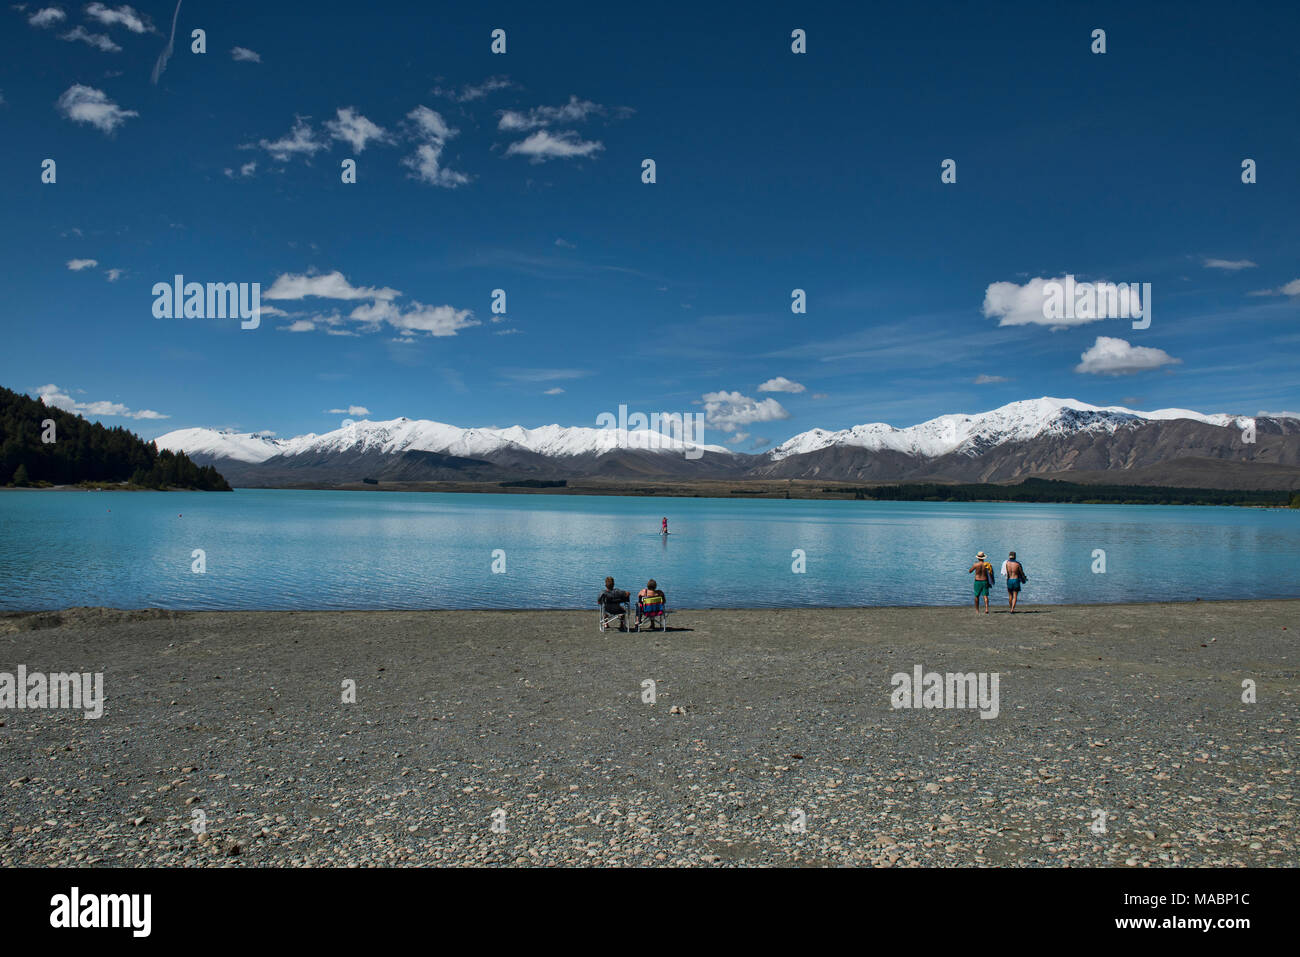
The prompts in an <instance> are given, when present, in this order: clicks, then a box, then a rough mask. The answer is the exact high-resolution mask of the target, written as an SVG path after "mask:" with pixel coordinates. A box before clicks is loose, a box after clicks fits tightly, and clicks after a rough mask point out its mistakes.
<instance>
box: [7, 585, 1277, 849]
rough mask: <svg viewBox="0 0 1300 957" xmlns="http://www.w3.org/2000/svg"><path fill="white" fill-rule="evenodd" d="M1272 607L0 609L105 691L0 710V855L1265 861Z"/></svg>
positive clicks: (1270, 810) (1271, 783) (1270, 823)
mask: <svg viewBox="0 0 1300 957" xmlns="http://www.w3.org/2000/svg"><path fill="white" fill-rule="evenodd" d="M1297 634H1300V601H1260V602H1223V603H1191V604H1148V605H1115V606H1050V607H1046V606H1044V607H1039V606H1032V605H1027V606H1024V612H1023V613H1020V614H1016V615H1015V616H1012V615H1009V614H1006V612H1005V609H1002V610H995V612H994V613H993V614H992V615H988V616H984V615H978V616H977V615H976V614H975V613H974V612H972V611H971V610H969V609H959V608H933V609H926V608H897V609H894V608H877V609H802V610H777V611H764V610H755V611H726V610H699V611H680V612H677V613H675V614H674V615H673V616H672V617H671V619H670V630H669V631H668V632H667V633H666V634H665V633H658V632H656V633H652V634H636V633H630V634H620V633H618V632H608V633H603V634H602V633H600V632H598V631H597V628H596V613H595V611H594V610H593V611H590V612H585V611H568V612H566V611H555V612H496V611H440V612H200V613H178V612H163V611H145V612H122V611H112V610H104V609H72V610H68V611H63V612H55V613H39V614H30V615H16V614H9V615H3V616H0V672H14V671H15V670H16V669H17V666H18V665H20V664H21V665H25V666H26V667H27V669H28V671H29V672H36V671H44V672H66V671H90V672H97V671H99V672H103V673H104V690H105V696H106V703H105V709H104V715H103V717H101V718H99V719H97V720H87V719H85V718H83V717H82V716H81V714H80V713H79V712H70V711H65V710H61V711H54V710H44V711H39V710H38V711H33V710H21V711H19V710H0V761H3V766H4V772H3V774H0V785H3V790H0V864H3V865H5V866H13V865H50V864H72V865H80V864H100V865H154V864H163V865H173V864H175V865H179V864H187V865H233V866H250V865H251V866H256V865H267V864H310V865H322V866H353V865H360V866H367V865H388V864H400V865H443V864H457V865H463V864H480V865H482V864H491V865H564V864H569V865H607V864H616V865H638V866H642V865H650V866H671V865H676V866H709V865H713V866H722V865H765V864H767V865H876V866H907V865H931V866H979V865H989V866H1004V865H1013V866H1018V865H1070V866H1098V865H1100V866H1106V865H1115V866H1129V867H1138V866H1142V867H1146V866H1155V867H1160V866H1166V865H1188V866H1216V867H1222V866H1229V867H1230V866H1296V865H1297V864H1300V854H1297V838H1296V824H1297V816H1298V815H1297V811H1296V804H1295V765H1296V761H1295V745H1296V732H1297V722H1296V703H1297V702H1296V690H1297V682H1296V671H1297V669H1296V660H1297V655H1296V649H1295V645H1294V642H1295V639H1296V636H1297ZM917 665H920V666H921V667H922V669H923V671H925V672H929V671H936V672H941V673H947V672H954V673H956V672H960V673H967V672H975V673H981V672H983V673H986V674H992V673H997V674H998V675H999V686H998V687H999V709H998V715H997V717H996V718H989V719H985V718H981V717H980V714H979V712H978V711H977V710H973V709H956V708H949V709H912V708H907V709H895V708H894V707H892V706H891V692H892V691H893V690H894V687H893V685H892V683H891V677H892V676H893V675H894V674H896V673H906V674H911V673H912V671H913V668H914V666H917ZM1246 679H1250V680H1252V681H1254V682H1255V683H1256V693H1257V696H1258V700H1257V702H1256V703H1253V704H1249V703H1243V702H1242V693H1243V692H1242V682H1243V680H1246ZM345 680H352V681H355V682H356V701H355V703H343V702H342V700H341V698H342V688H343V682H344V681H345ZM647 680H651V681H653V682H654V683H655V684H654V690H655V693H656V698H655V701H654V703H653V704H652V703H649V702H647V701H645V700H643V696H644V695H645V686H643V682H645V681H647ZM200 811H201V812H202V818H200V817H199V816H198V815H196V813H195V812H200ZM501 812H504V813H501ZM200 820H201V821H202V823H203V825H204V826H203V828H202V831H201V833H195V830H194V828H195V823H196V822H197V821H200ZM1101 824H1104V826H1105V830H1104V831H1099V830H1096V828H1098V827H1099V825H1101ZM494 825H495V827H496V830H495V831H494ZM801 827H802V830H801V829H800V828H801ZM502 828H504V832H501V829H502Z"/></svg>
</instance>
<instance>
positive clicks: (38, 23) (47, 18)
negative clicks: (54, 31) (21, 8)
mask: <svg viewBox="0 0 1300 957" xmlns="http://www.w3.org/2000/svg"><path fill="white" fill-rule="evenodd" d="M66 19H68V15H67V14H66V13H64V12H63V11H62V10H60V9H59V8H58V7H42V8H41V9H40V10H37V11H36V12H35V13H33V14H32V15H31V16H30V17H28V18H27V22H28V23H30V24H31V25H32V26H34V27H41V28H44V27H52V26H54V24H56V23H62V22H63V21H64V20H66Z"/></svg>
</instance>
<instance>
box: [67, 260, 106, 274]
mask: <svg viewBox="0 0 1300 957" xmlns="http://www.w3.org/2000/svg"><path fill="white" fill-rule="evenodd" d="M98 265H99V260H98V259H69V260H68V268H69V269H71V270H72V271H73V272H81V270H83V269H94V268H95V267H96V266H98Z"/></svg>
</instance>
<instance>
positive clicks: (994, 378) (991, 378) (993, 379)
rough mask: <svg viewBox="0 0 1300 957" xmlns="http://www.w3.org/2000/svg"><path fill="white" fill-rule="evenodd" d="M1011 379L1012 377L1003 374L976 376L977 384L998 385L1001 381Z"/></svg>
mask: <svg viewBox="0 0 1300 957" xmlns="http://www.w3.org/2000/svg"><path fill="white" fill-rule="evenodd" d="M1010 381H1011V380H1010V379H1008V378H1007V377H1006V376H1003V375H977V376H976V377H975V384H976V385H997V384H998V383H999V382H1010Z"/></svg>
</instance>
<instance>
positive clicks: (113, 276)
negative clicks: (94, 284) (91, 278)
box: [104, 269, 123, 282]
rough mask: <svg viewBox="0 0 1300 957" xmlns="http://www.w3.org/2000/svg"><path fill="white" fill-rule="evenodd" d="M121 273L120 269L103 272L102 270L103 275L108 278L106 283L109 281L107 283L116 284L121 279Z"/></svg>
mask: <svg viewBox="0 0 1300 957" xmlns="http://www.w3.org/2000/svg"><path fill="white" fill-rule="evenodd" d="M122 273H123V270H121V269H105V270H104V275H105V276H107V277H108V281H109V282H117V281H118V280H119V279H121V278H122Z"/></svg>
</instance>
